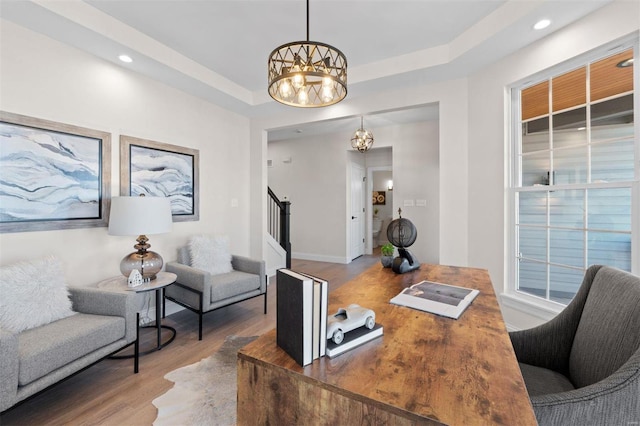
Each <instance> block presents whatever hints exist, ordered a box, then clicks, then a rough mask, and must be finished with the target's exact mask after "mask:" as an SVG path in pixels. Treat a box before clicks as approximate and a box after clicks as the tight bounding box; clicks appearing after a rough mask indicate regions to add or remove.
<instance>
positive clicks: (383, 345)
mask: <svg viewBox="0 0 640 426" xmlns="http://www.w3.org/2000/svg"><path fill="white" fill-rule="evenodd" d="M422 280H430V281H436V282H441V283H445V284H453V285H458V286H463V287H469V288H475V289H478V290H480V294H479V295H478V297H477V298H476V299H475V300H474V301H473V303H472V304H471V305H470V306H469V307H468V308H467V309H466V310H465V312H464V313H463V314H462V316H461V317H460V318H459V319H458V320H454V319H449V318H444V317H440V316H436V315H433V314H430V313H427V312H422V311H417V310H414V309H410V308H406V307H402V306H396V305H392V304H390V303H389V300H390V299H391V298H392V297H393V296H395V295H396V294H398V293H399V292H400V291H401V290H402V289H403V288H406V287H409V286H410V285H412V284H415V283H417V282H420V281H422ZM351 303H358V304H360V305H362V306H364V307H367V308H371V309H373V310H374V311H375V312H376V322H378V323H380V324H382V325H383V326H384V336H382V338H378V339H376V340H374V341H372V342H369V343H367V344H365V345H363V346H360V347H358V348H355V349H353V350H351V351H349V352H347V353H345V354H343V355H340V356H338V357H336V358H333V359H330V358H328V357H322V358H320V359H319V360H315V361H314V362H313V363H312V364H310V365H308V366H306V367H300V366H299V365H298V364H296V362H295V361H294V360H293V359H292V358H291V357H289V355H287V353H286V352H284V351H283V350H282V349H280V348H279V347H278V346H277V344H276V338H275V330H272V331H270V332H268V333H266V334H264V335H262V336H261V337H260V338H258V339H257V340H255V341H254V342H252V343H251V344H249V345H247V346H246V347H244V348H243V349H242V350H241V351H240V352H239V354H238V356H239V358H240V359H244V360H247V361H250V362H253V363H256V364H259V365H261V366H264V367H269V368H278V369H283V371H285V372H286V373H287V374H290V375H292V376H295V377H296V379H297V380H304V381H307V382H308V383H312V384H314V385H315V386H320V387H323V388H326V389H331V390H332V391H334V392H337V393H340V394H342V395H345V396H347V397H350V398H355V399H358V400H361V401H366V402H368V403H372V404H376V405H380V406H381V407H383V408H384V409H385V410H389V411H392V412H397V413H398V414H400V413H403V414H406V415H407V416H408V417H409V418H413V419H417V420H419V419H421V418H422V419H430V420H435V421H437V422H441V423H445V424H450V425H463V424H464V425H471V424H508V425H514V424H517V425H529V424H531V425H535V424H537V423H536V419H535V415H534V413H533V409H532V407H531V403H530V401H529V397H528V394H527V391H526V388H525V385H524V381H523V379H522V375H521V373H520V369H519V368H518V363H517V360H516V357H515V354H514V352H513V349H512V346H511V342H510V340H509V336H508V333H507V330H506V328H505V325H504V321H503V319H502V314H501V312H500V308H499V306H498V302H497V299H496V295H495V292H494V290H493V286H492V284H491V279H490V278H489V274H488V272H487V271H485V270H482V269H472V268H461V267H451V266H442V265H422V266H421V267H420V269H419V270H416V271H413V272H409V273H406V274H403V275H396V274H395V273H393V271H391V270H390V269H384V268H382V267H381V266H378V265H375V266H373V267H371V268H370V269H369V270H367V271H366V272H364V273H363V274H362V275H360V276H358V277H357V278H355V279H354V280H352V281H350V282H348V283H346V284H345V285H343V286H341V287H340V288H338V289H337V290H336V291H334V292H332V293H331V294H330V295H329V313H333V312H335V311H336V310H337V309H338V308H339V307H343V306H346V305H349V304H351Z"/></svg>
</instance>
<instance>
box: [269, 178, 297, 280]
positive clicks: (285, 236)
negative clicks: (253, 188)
mask: <svg viewBox="0 0 640 426" xmlns="http://www.w3.org/2000/svg"><path fill="white" fill-rule="evenodd" d="M267 192H268V194H269V200H268V201H267V203H268V221H269V223H268V229H269V234H271V236H272V237H273V238H274V239H275V240H276V241H277V242H278V243H279V244H280V246H281V247H282V248H283V249H284V251H285V252H286V253H287V268H291V240H290V229H291V209H290V207H291V203H290V202H289V201H280V200H279V199H278V197H277V196H276V194H274V193H273V191H272V190H271V188H269V187H267Z"/></svg>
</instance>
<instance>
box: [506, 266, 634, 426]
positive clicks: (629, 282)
mask: <svg viewBox="0 0 640 426" xmlns="http://www.w3.org/2000/svg"><path fill="white" fill-rule="evenodd" d="M510 336H511V341H512V343H513V348H514V350H515V353H516V356H517V358H518V362H519V363H520V369H521V370H522V376H523V377H524V380H525V384H526V386H527V391H528V392H529V396H530V398H531V403H532V405H533V410H534V411H535V414H536V418H537V419H538V423H539V424H540V425H627V424H629V425H630V424H640V277H637V276H634V275H632V274H629V273H627V272H623V271H620V270H618V269H614V268H610V267H606V266H592V267H590V268H589V269H588V270H587V271H586V273H585V277H584V280H583V282H582V286H581V287H580V289H579V290H578V293H577V294H576V296H575V297H574V299H573V300H572V301H571V303H569V305H568V306H567V307H566V308H565V309H564V310H563V311H562V312H561V313H560V314H558V316H556V317H555V318H554V319H552V320H551V321H549V322H547V323H545V324H542V325H541V326H539V327H535V328H532V329H529V330H522V331H517V332H512V333H510Z"/></svg>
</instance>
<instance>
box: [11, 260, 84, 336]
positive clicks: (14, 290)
mask: <svg viewBox="0 0 640 426" xmlns="http://www.w3.org/2000/svg"><path fill="white" fill-rule="evenodd" d="M71 307H72V304H71V300H70V299H69V291H68V290H67V286H66V284H65V282H64V273H63V271H62V264H61V263H60V261H59V260H58V259H56V258H55V257H53V256H48V257H45V258H44V259H39V260H34V261H30V262H19V263H15V264H13V265H8V266H4V267H2V268H0V328H2V329H4V330H8V331H11V332H14V333H20V332H21V331H24V330H28V329H30V328H35V327H39V326H41V325H44V324H48V323H50V322H53V321H56V320H59V319H62V318H66V317H68V316H71V315H73V314H75V312H73V311H72V310H71Z"/></svg>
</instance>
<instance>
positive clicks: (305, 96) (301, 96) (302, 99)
mask: <svg viewBox="0 0 640 426" xmlns="http://www.w3.org/2000/svg"><path fill="white" fill-rule="evenodd" d="M298 103H299V104H300V105H306V104H308V103H309V93H307V91H306V90H305V89H304V88H302V89H300V91H299V92H298Z"/></svg>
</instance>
